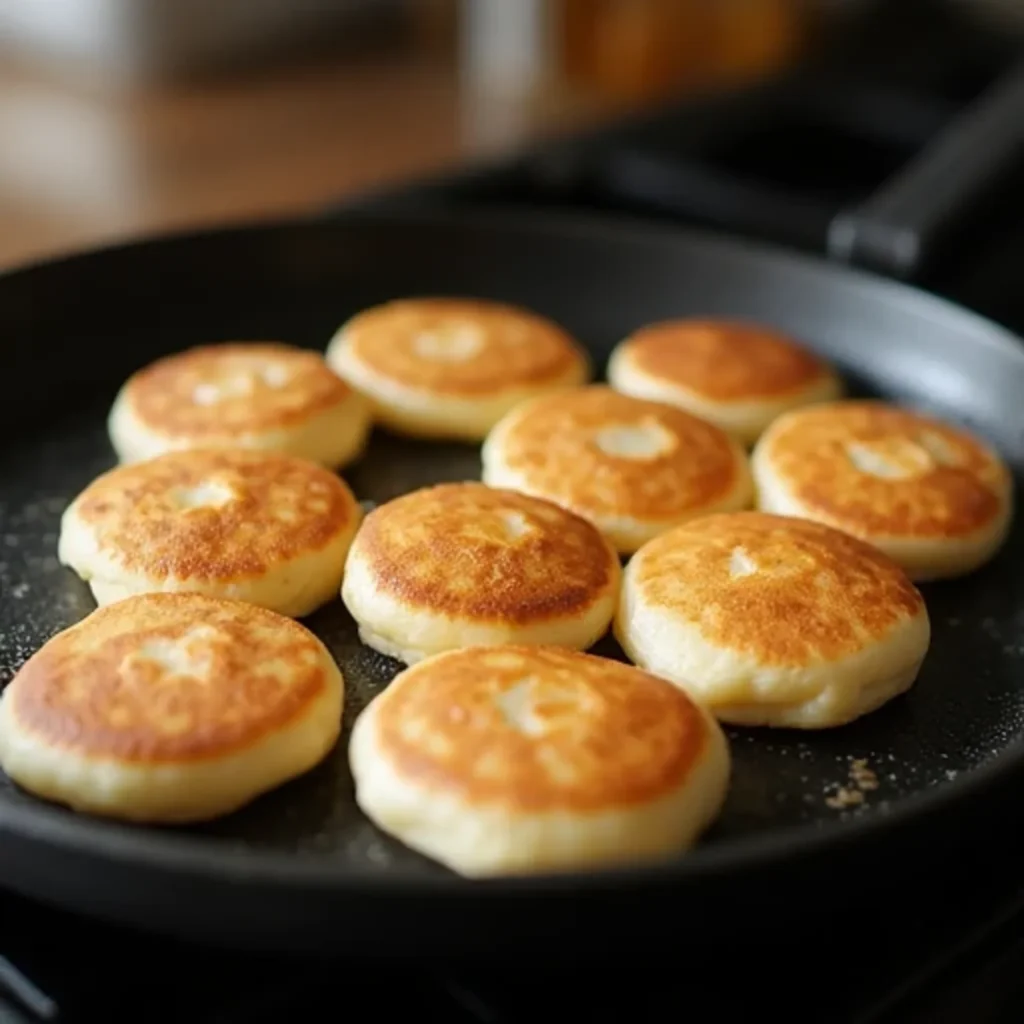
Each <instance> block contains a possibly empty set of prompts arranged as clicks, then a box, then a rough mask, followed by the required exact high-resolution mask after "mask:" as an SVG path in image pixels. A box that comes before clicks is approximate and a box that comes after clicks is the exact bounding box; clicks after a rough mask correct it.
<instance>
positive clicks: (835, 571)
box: [616, 512, 929, 728]
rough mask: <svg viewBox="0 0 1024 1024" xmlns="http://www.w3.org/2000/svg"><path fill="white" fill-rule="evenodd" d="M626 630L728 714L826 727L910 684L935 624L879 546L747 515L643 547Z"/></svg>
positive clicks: (665, 673) (645, 661)
mask: <svg viewBox="0 0 1024 1024" xmlns="http://www.w3.org/2000/svg"><path fill="white" fill-rule="evenodd" d="M616 635H617V636H618V638H619V641H620V643H621V644H622V646H623V649H624V650H625V651H626V652H627V654H629V656H630V658H631V659H632V660H634V661H635V662H636V663H637V664H638V665H640V666H641V667H643V668H645V669H647V670H648V671H651V672H654V673H655V674H657V675H660V676H662V677H664V678H666V679H669V680H671V681H673V682H675V683H676V684H677V685H679V686H681V687H683V688H684V689H686V690H687V691H688V692H689V693H690V694H691V695H692V696H694V697H696V698H697V699H699V700H701V701H702V702H704V704H705V705H706V706H707V707H708V708H709V710H711V711H712V712H713V713H715V714H716V715H718V716H719V717H720V718H721V719H722V720H723V721H728V722H733V723H736V724H757V725H786V726H797V727H805V728H821V727H824V726H829V725H838V724H843V723H844V722H846V721H849V720H851V719H852V718H854V717H857V716H858V715H860V714H864V713H866V712H867V711H868V710H872V709H873V708H874V707H877V706H878V705H879V704H880V703H882V702H884V700H887V699H889V698H891V697H892V696H895V695H896V693H898V692H902V691H903V690H904V689H906V688H907V687H909V685H910V684H911V683H912V682H913V679H914V677H916V674H917V670H918V669H919V667H920V664H921V661H922V659H923V657H924V654H925V652H926V651H927V647H928V640H929V629H928V616H927V611H926V609H925V605H924V600H923V599H922V597H921V595H920V593H919V592H918V591H917V589H916V588H915V587H914V585H913V584H912V583H911V582H910V580H909V579H908V578H907V576H906V574H905V573H904V572H903V570H902V569H900V567H899V566H898V565H896V564H895V562H893V561H892V560H891V559H889V558H888V557H887V556H886V555H884V554H883V553H882V552H881V551H879V550H878V549H877V548H874V547H872V546H871V545H869V544H866V543H864V542H863V541H860V540H858V539H856V538H855V537H852V536H850V535H848V534H845V533H842V532H841V531H839V530H835V529H832V528H831V527H828V526H824V525H822V524H819V523H813V522H809V521H807V520H801V519H796V518H792V517H788V516H775V515H768V514H765V513H759V512H734V513H729V514H723V515H715V516H708V517H707V518H704V519H700V520H695V521H693V522H690V523H685V524H684V525H683V526H680V527H677V528H676V529H674V530H672V531H670V532H668V533H666V534H663V535H662V536H660V537H658V538H656V539H655V540H653V541H651V543H650V544H647V545H646V546H645V547H644V548H642V549H641V550H640V551H639V552H638V553H637V555H636V556H635V557H634V558H633V560H632V561H631V562H630V564H629V566H628V568H627V570H626V573H625V579H624V584H623V590H622V597H621V600H620V605H619V611H618V615H617V618H616Z"/></svg>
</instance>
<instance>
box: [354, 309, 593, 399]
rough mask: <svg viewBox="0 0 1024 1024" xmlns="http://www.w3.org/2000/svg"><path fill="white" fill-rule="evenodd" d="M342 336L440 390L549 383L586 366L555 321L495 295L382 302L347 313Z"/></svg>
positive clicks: (376, 365) (385, 366) (393, 372)
mask: <svg viewBox="0 0 1024 1024" xmlns="http://www.w3.org/2000/svg"><path fill="white" fill-rule="evenodd" d="M343 337H344V338H345V339H346V343H347V344H348V345H349V346H350V347H351V351H352V353H353V355H355V356H356V357H357V358H358V359H359V361H360V362H362V363H364V364H365V365H366V366H367V367H369V368H370V369H371V370H373V371H374V372H375V373H378V374H380V375H381V376H383V377H386V378H388V379H389V380H393V381H396V382H397V383H399V384H403V385H405V386H407V387H411V388H421V389H424V390H428V391H433V392H437V393H440V394H447V395H466V396H477V395H487V394H490V393H492V392H501V391H506V390H508V389H510V388H516V387H521V386H524V385H545V384H551V383H557V382H559V381H561V380H562V379H563V378H566V377H568V376H569V375H571V374H573V371H574V370H575V371H576V374H575V376H576V379H578V380H583V379H584V378H585V376H586V373H587V371H588V361H587V357H586V355H585V354H584V353H583V350H582V349H581V348H580V347H579V346H578V345H577V344H576V342H575V341H574V340H573V339H572V337H571V336H570V335H569V334H568V333H567V332H566V331H564V330H563V329H562V328H561V327H559V326H558V325H557V324H555V323H552V322H551V321H550V320H547V319H545V318H544V317H541V316H538V315H537V314H535V313H531V312H529V311H528V310H525V309H519V308H517V307H515V306H508V305H504V304H502V303H497V302H484V301H479V300H471V299H402V300H398V301H395V302H388V303H385V304H384V305H381V306H376V307H374V308H373V309H368V310H366V311H365V312H363V313H360V314H358V315H357V316H355V317H353V318H352V319H351V320H349V322H348V323H347V324H345V326H344V329H343ZM441 353H445V354H444V355H441Z"/></svg>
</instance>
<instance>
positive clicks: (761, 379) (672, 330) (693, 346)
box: [624, 320, 832, 402]
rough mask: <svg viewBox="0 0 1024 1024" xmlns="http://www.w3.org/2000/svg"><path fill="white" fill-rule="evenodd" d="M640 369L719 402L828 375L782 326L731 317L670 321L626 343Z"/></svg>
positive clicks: (774, 392) (788, 389)
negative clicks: (736, 319)
mask: <svg viewBox="0 0 1024 1024" xmlns="http://www.w3.org/2000/svg"><path fill="white" fill-rule="evenodd" d="M624 344H625V349H626V351H627V352H628V353H629V358H630V360H631V362H632V363H633V364H634V365H635V367H636V368H637V369H638V370H640V371H641V372H642V373H645V374H648V375H649V376H651V377H655V378H657V379H660V380H665V381H668V382H671V383H675V384H681V385H683V386H684V387H686V388H688V389H690V390H693V391H695V392H697V393H698V394H700V395H703V396H704V397H705V398H710V399H714V400H715V401H719V402H735V401H749V400H750V399H753V398H775V397H779V396H783V395H790V394H796V393H799V392H802V391H804V390H805V389H806V388H807V387H808V386H809V385H811V384H813V383H815V382H816V381H818V380H821V379H822V378H823V377H830V376H831V375H832V370H831V368H830V367H829V366H828V364H827V363H826V362H825V361H824V360H823V359H821V358H819V357H818V356H817V355H815V354H814V353H813V352H810V351H808V350H807V349H805V348H803V347H802V346H801V345H799V344H797V342H795V341H793V340H792V339H791V338H789V337H787V336H786V335H784V334H782V333H781V332H780V331H775V330H772V329H771V328H769V327H765V326H763V325H761V324H755V323H744V322H742V321H729V320H669V321H664V322H662V323H656V324H650V325H648V326H646V327H642V328H640V330H638V331H636V332H635V333H634V334H632V335H631V336H630V337H629V338H628V339H627V340H626V342H625V343H624Z"/></svg>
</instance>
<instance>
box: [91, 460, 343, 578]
mask: <svg viewBox="0 0 1024 1024" xmlns="http://www.w3.org/2000/svg"><path fill="white" fill-rule="evenodd" d="M207 492H209V497H210V499H211V501H212V503H210V504H202V503H200V504H192V501H198V502H202V501H203V499H204V498H206V497H207ZM77 507H78V512H79V514H80V516H81V518H82V519H83V520H84V521H85V522H86V523H88V524H89V525H90V526H92V528H93V530H94V531H95V536H96V540H97V544H98V546H99V548H100V550H101V551H103V552H104V553H105V554H107V555H109V556H110V557H112V558H113V559H114V560H115V561H116V562H117V563H118V564H119V565H121V566H123V567H124V568H125V569H127V570H129V571H135V572H141V573H144V574H145V575H146V576H148V577H150V578H153V579H166V578H168V577H176V578H178V579H191V580H237V579H240V578H243V577H247V576H259V575H262V574H263V573H264V572H266V571H267V569H268V568H270V567H272V566H274V565H279V564H281V563H282V562H287V561H290V560H291V559H294V558H298V557H300V556H302V555H305V554H309V553H311V552H315V551H319V550H321V549H322V548H324V547H326V546H327V545H328V544H330V543H331V542H332V541H333V540H335V539H337V537H338V536H339V535H340V534H341V533H343V532H345V531H346V530H349V529H350V528H351V526H352V524H353V521H354V520H355V519H356V518H357V517H358V516H359V515H360V514H361V510H360V508H359V504H358V502H357V501H356V499H355V497H354V496H353V494H352V492H351V491H350V490H349V489H348V487H347V486H346V485H345V483H344V482H343V481H342V480H340V479H339V478H338V477H336V476H335V475H334V474H333V473H330V472H328V471H327V470H325V469H322V468H321V467H319V466H316V465H314V464H313V463H311V462H307V461H305V460H304V459H297V458H291V457H289V456H284V455H276V454H270V453H261V452H251V451H241V450H223V451H217V450H212V449H211V450H197V451H187V452H172V453H170V454H167V455H161V456H159V457H158V458H155V459H152V460H150V461H148V462H141V463H135V464H133V465H130V466H120V467H118V468H117V469H113V470H111V471H110V472H109V473H105V474H104V475H103V476H101V477H100V478H99V479H98V480H96V481H94V482H93V483H92V484H90V485H89V487H87V488H86V490H85V491H84V492H83V493H82V494H81V496H80V497H79V498H78V499H77Z"/></svg>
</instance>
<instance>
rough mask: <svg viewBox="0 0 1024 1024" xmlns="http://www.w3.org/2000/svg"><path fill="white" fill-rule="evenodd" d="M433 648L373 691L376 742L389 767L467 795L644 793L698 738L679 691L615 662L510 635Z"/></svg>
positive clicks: (593, 801) (613, 797) (555, 806)
mask: <svg viewBox="0 0 1024 1024" xmlns="http://www.w3.org/2000/svg"><path fill="white" fill-rule="evenodd" d="M439 658H440V659H441V660H438V659H437V658H435V659H431V660H430V661H429V662H421V663H420V664H419V665H417V666H415V667H413V668H411V669H409V670H408V672H407V674H405V675H403V677H402V681H401V685H400V686H396V687H394V688H393V690H392V692H391V693H389V694H388V697H387V699H386V700H383V701H382V702H381V707H380V711H379V712H378V714H377V742H378V744H379V750H380V753H381V754H382V755H383V756H385V757H387V758H388V760H389V762H390V764H391V766H392V768H393V769H394V771H396V772H397V773H398V774H400V775H405V776H407V777H409V778H412V779H422V780H423V781H424V782H425V783H426V784H428V785H436V786H438V787H440V788H453V789H457V790H458V791H459V793H460V794H461V795H462V796H463V797H464V799H466V800H467V801H471V802H473V803H486V804H491V805H495V804H497V805H502V806H504V807H506V808H508V809H509V810H514V811H533V812H544V811H548V812H550V811H556V810H564V811H582V812H586V811H597V810H602V809H605V808H607V807H609V806H614V807H622V806H625V807H628V806H630V805H632V804H639V803H645V802H646V801H649V800H655V799H657V798H658V797H660V796H663V795H664V794H666V793H667V792H669V791H671V790H673V789H675V788H676V787H677V786H678V785H679V784H680V783H681V782H683V781H684V779H685V778H686V776H687V775H688V774H689V772H690V770H691V768H692V767H693V764H694V762H695V761H696V760H697V759H698V758H699V757H700V755H701V753H702V751H703V750H704V747H705V746H706V744H707V742H708V733H709V729H708V725H707V720H706V718H705V717H704V716H703V715H702V714H701V713H700V712H699V711H698V710H697V708H696V707H695V706H694V705H693V704H692V702H691V701H690V700H689V699H688V698H686V697H685V696H684V695H683V694H682V693H681V692H680V691H679V690H677V689H675V687H673V686H670V685H668V684H667V683H664V682H663V681H662V680H660V679H656V678H655V677H653V676H649V675H647V674H646V673H643V672H640V671H639V670H638V669H635V668H633V667H632V666H629V665H623V664H621V663H620V662H616V661H609V660H608V659H607V658H598V657H594V656H593V655H588V654H578V653H575V652H572V651H564V650H558V649H553V648H538V647H533V648H531V647H514V646H507V647H501V648H496V649H480V648H473V649H470V650H462V651H450V652H448V653H447V654H443V655H439ZM453 708H456V709H458V712H457V713H453V711H452V709H453ZM583 737H586V740H585V742H582V743H581V738H583ZM541 738H542V741H541Z"/></svg>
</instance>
